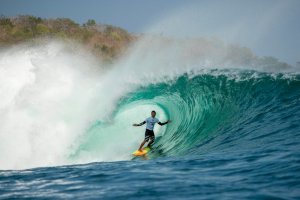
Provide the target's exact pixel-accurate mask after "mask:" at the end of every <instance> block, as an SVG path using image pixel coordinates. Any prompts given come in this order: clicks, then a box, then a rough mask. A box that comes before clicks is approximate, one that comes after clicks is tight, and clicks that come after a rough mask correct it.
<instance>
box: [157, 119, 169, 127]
mask: <svg viewBox="0 0 300 200" xmlns="http://www.w3.org/2000/svg"><path fill="white" fill-rule="evenodd" d="M170 122H171V120H168V121H166V122H163V123H161V122H158V124H159V125H161V126H163V125H166V124H167V123H170Z"/></svg>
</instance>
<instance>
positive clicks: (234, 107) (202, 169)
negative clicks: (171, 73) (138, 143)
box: [0, 71, 300, 199]
mask: <svg viewBox="0 0 300 200" xmlns="http://www.w3.org/2000/svg"><path fill="white" fill-rule="evenodd" d="M129 105H130V108H131V109H132V108H134V107H135V106H141V105H150V107H151V106H155V107H156V108H157V107H159V108H160V109H161V112H163V113H164V116H166V118H169V119H172V120H173V122H172V123H171V124H168V125H167V126H166V128H165V129H160V131H161V132H163V133H159V132H158V133H157V134H158V136H157V140H156V142H155V145H154V146H153V149H152V150H151V152H150V153H149V155H148V156H147V157H145V158H132V160H131V159H128V160H126V161H115V162H93V163H88V164H81V165H78V164H77V165H67V166H57V167H43V168H33V169H27V170H2V171H0V198H1V199H14V198H15V199H20V198H28V199H34V198H43V199H71V198H74V199H300V151H299V150H300V76H299V75H297V74H296V75H295V74H280V73H278V74H268V73H258V72H254V71H242V72H240V71H239V72H234V73H233V72H232V71H229V72H226V71H225V72H224V71H223V72H217V73H214V72H210V73H203V74H199V75H195V76H192V77H191V76H188V75H183V76H180V77H178V78H177V79H176V80H173V81H166V82H164V83H159V84H157V83H156V84H150V85H147V86H143V87H140V88H138V89H137V90H136V91H134V92H132V93H130V94H128V95H126V96H124V97H123V98H122V99H120V101H119V103H118V106H117V107H116V111H115V113H114V115H115V116H116V117H115V118H117V116H120V115H119V112H121V111H122V112H123V111H124V110H126V109H127V108H128V106H129ZM123 113H124V112H123ZM128 116H129V115H128ZM161 116H162V115H161ZM146 117H147V116H146ZM112 118H114V117H112ZM141 120H143V119H141ZM108 126H117V125H114V124H112V123H110V124H109V123H106V124H105V123H102V122H101V123H100V122H95V123H94V125H93V126H92V127H91V128H90V129H89V130H88V132H87V134H86V135H88V136H87V137H86V138H83V139H81V143H80V144H79V145H77V146H75V147H74V148H75V150H74V151H73V152H72V154H70V155H69V159H70V160H76V159H77V158H79V157H82V156H83V155H89V153H95V152H96V153H99V155H100V153H102V154H103V152H104V150H105V148H103V147H104V146H105V145H107V143H109V142H111V143H113V142H114V140H104V139H105V138H103V137H99V136H98V134H99V132H101V131H103V130H105V132H106V133H107V130H111V129H108V128H107V127H108ZM141 130H143V129H141ZM110 134H113V132H111V133H110ZM124 134H125V133H124ZM121 139H122V138H119V140H121ZM99 146H100V147H99ZM132 148H135V147H132ZM117 150H118V149H117ZM125 153H126V154H128V155H130V153H131V152H128V153H127V152H125Z"/></svg>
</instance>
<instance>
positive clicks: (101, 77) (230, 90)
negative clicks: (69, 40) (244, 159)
mask: <svg viewBox="0 0 300 200" xmlns="http://www.w3.org/2000/svg"><path fill="white" fill-rule="evenodd" d="M150 43H151V44H152V46H151V45H150V44H149V41H148V40H147V42H146V43H145V41H144V42H142V43H139V44H138V45H137V46H135V47H134V48H133V50H132V51H131V53H130V54H129V55H126V56H124V58H123V59H121V60H120V61H119V62H117V63H115V64H114V66H110V69H108V68H107V66H103V64H101V63H100V64H99V63H97V62H96V61H95V59H93V57H92V56H90V55H89V54H88V53H85V52H74V51H73V50H72V49H73V48H70V47H69V46H68V45H65V44H61V43H60V42H51V43H49V44H47V45H46V46H34V47H28V46H21V47H20V46H19V47H16V48H12V49H9V50H5V51H3V52H1V54H0V70H1V73H0V76H1V77H0V85H1V87H0V97H1V102H0V119H1V122H2V123H1V125H0V148H1V149H0V163H1V164H0V168H1V169H22V168H32V167H39V166H55V165H65V164H74V163H86V162H95V161H117V160H128V159H131V158H132V157H131V155H130V152H132V151H133V150H135V149H136V148H137V147H138V145H139V143H140V142H141V140H142V139H143V134H144V127H139V128H135V127H132V124H133V123H137V122H140V121H142V120H144V119H145V118H146V117H148V116H149V113H150V111H151V110H156V111H157V113H158V117H159V118H160V120H161V121H164V120H167V119H172V120H173V122H172V123H171V124H169V125H167V126H163V127H159V126H156V128H155V132H156V135H157V140H156V143H155V146H154V147H155V149H154V151H153V153H152V154H150V155H149V156H150V157H159V156H182V155H186V154H203V153H205V152H208V151H215V152H217V151H230V150H232V149H234V150H237V151H239V150H240V149H242V148H252V147H257V146H258V145H261V148H263V145H274V147H275V146H276V141H287V138H289V137H299V135H296V134H297V132H299V126H298V124H297V122H299V116H300V115H299V112H300V109H299V105H300V104H299V101H300V91H299V88H300V87H299V84H300V82H299V78H300V77H299V75H298V73H297V72H282V69H280V70H278V71H276V70H277V69H278V67H276V69H274V70H272V72H263V71H262V70H257V69H260V66H255V68H254V69H252V68H251V67H246V66H244V65H243V66H240V67H236V65H237V63H235V65H234V64H232V63H233V62H231V60H230V59H229V60H230V61H228V56H223V57H222V59H217V61H216V60H213V58H214V57H215V56H217V55H220V51H218V53H217V54H214V53H211V54H209V55H207V57H205V58H201V59H199V62H198V60H197V58H196V57H193V58H191V57H187V58H185V57H184V55H183V56H179V55H182V54H181V53H182V48H181V45H179V44H174V45H175V46H174V45H169V46H168V45H165V43H163V44H164V45H162V42H161V41H158V42H157V43H156V42H153V40H150ZM145 44H147V45H146V46H147V48H146V49H147V50H145V49H143V48H145ZM149 45H150V46H149ZM175 47H176V48H175ZM184 48H187V47H186V46H185V47H184ZM70 49H71V50H70ZM141 49H143V50H141ZM157 49H159V50H160V51H157ZM222 55H225V54H224V53H222ZM226 59H227V62H225V60H226ZM214 61H216V62H214ZM222 62H224V63H226V64H224V65H220V63H222ZM230 63H231V64H232V67H230ZM252 64H253V63H252ZM285 67H286V66H284V68H285ZM232 68H233V69H232ZM287 135H288V136H287ZM289 141H290V140H289Z"/></svg>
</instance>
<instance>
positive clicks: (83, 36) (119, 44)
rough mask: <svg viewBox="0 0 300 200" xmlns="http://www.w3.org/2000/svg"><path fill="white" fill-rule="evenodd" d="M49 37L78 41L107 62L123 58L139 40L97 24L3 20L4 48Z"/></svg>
mask: <svg viewBox="0 0 300 200" xmlns="http://www.w3.org/2000/svg"><path fill="white" fill-rule="evenodd" d="M45 37H46V38H54V39H62V40H74V41H76V42H79V43H81V44H83V45H84V46H85V47H86V48H87V49H88V50H90V51H92V52H93V53H94V54H96V55H97V56H99V57H101V58H103V59H104V60H107V61H110V60H113V59H114V58H116V57H118V56H119V55H121V54H122V53H123V52H124V51H126V49H127V47H128V46H129V44H130V43H131V42H132V41H134V40H135V36H134V35H132V34H129V33H128V32H127V31H125V30H123V29H121V28H118V27H114V26H110V25H98V24H96V22H95V20H88V21H87V22H86V23H84V24H82V25H80V24H77V23H75V22H74V21H72V20H70V19H67V18H57V19H42V18H40V17H34V16H27V15H26V16H24V15H22V16H17V17H5V16H1V17H0V46H9V45H14V44H18V43H21V42H25V41H28V40H35V39H38V38H45Z"/></svg>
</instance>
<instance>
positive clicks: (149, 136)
mask: <svg viewBox="0 0 300 200" xmlns="http://www.w3.org/2000/svg"><path fill="white" fill-rule="evenodd" d="M155 116H156V112H155V111H154V110H153V111H151V117H148V118H147V119H145V121H143V122H141V123H139V124H133V126H142V125H144V124H146V123H147V124H146V132H145V139H144V141H143V142H142V143H141V145H140V148H139V151H141V152H142V148H143V146H144V145H145V143H146V142H148V141H149V143H148V145H147V147H149V148H150V147H151V145H152V144H153V143H154V141H155V135H154V132H153V129H154V125H155V123H158V124H159V125H161V126H163V125H165V124H168V123H170V122H171V120H167V121H166V122H163V123H161V122H160V121H159V119H157V118H155Z"/></svg>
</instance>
